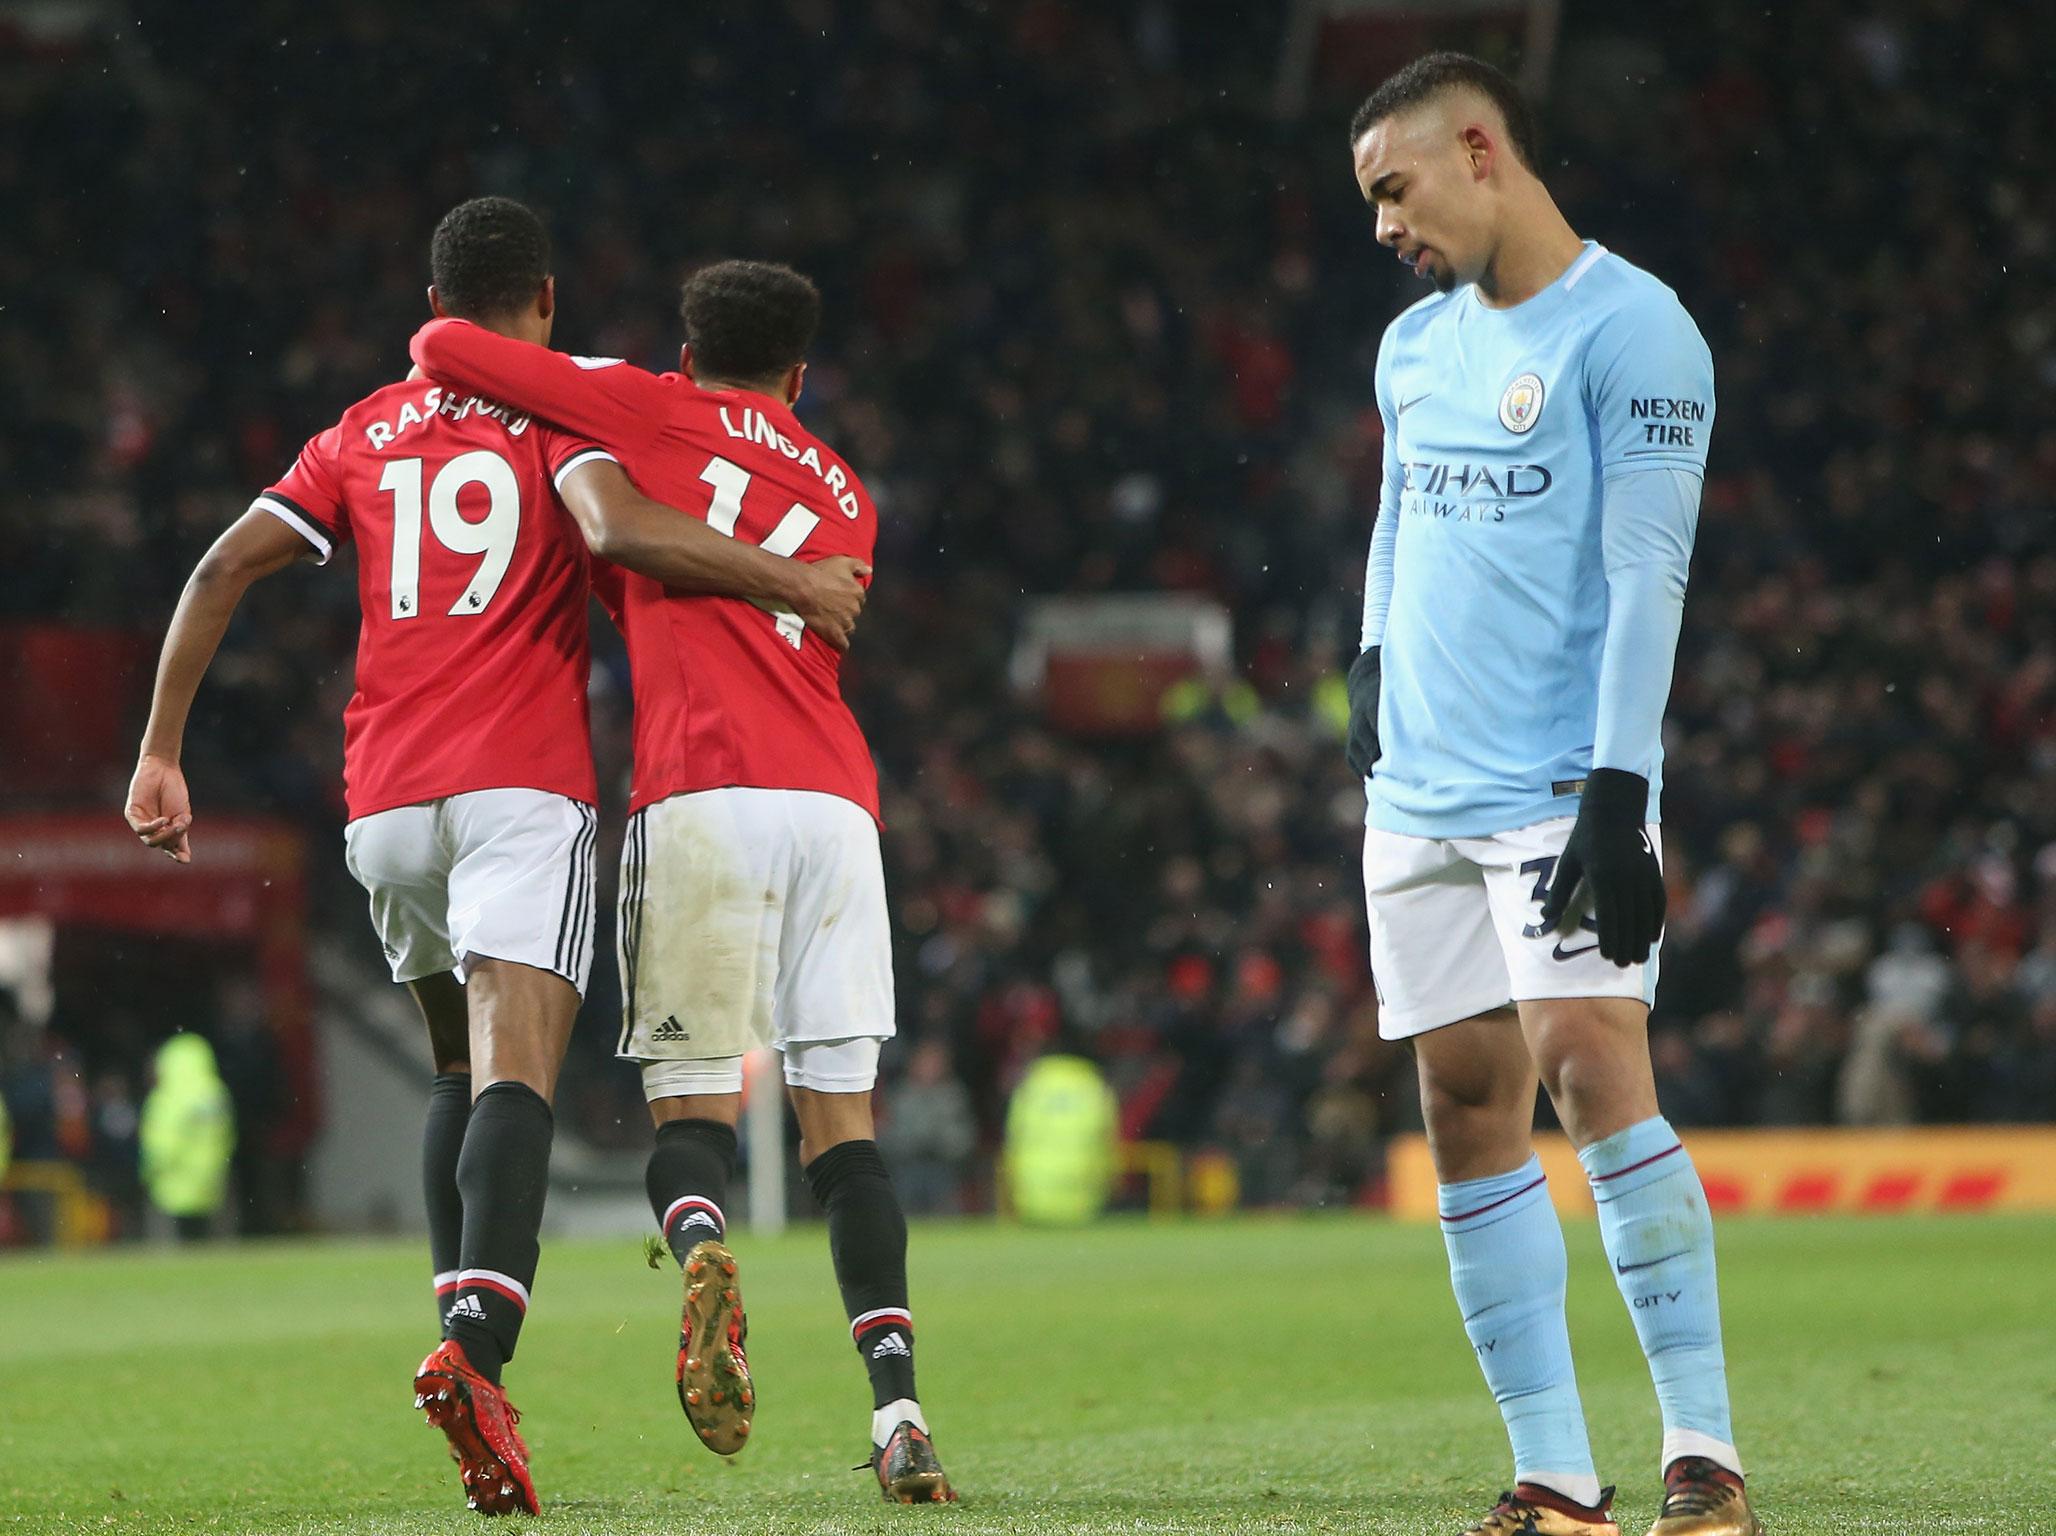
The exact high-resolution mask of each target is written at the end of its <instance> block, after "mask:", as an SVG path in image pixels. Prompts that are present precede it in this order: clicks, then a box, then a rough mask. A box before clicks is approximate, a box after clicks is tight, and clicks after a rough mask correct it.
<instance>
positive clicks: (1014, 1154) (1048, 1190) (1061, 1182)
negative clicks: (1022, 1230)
mask: <svg viewBox="0 0 2056 1536" xmlns="http://www.w3.org/2000/svg"><path fill="white" fill-rule="evenodd" d="M1117 1129H1118V1109H1117V1106H1116V1105H1115V1103H1114V1096H1113V1092H1112V1090H1110V1089H1109V1088H1108V1087H1107V1083H1106V1079H1105V1077H1104V1076H1102V1075H1101V1073H1100V1070H1099V1068H1098V1067H1096V1066H1094V1065H1093V1064H1092V1063H1091V1062H1090V1061H1088V1060H1087V1059H1086V1058H1084V1057H1083V1056H1076V1055H1072V1054H1070V1052H1069V1051H1068V1050H1064V1049H1056V1050H1052V1051H1050V1052H1049V1053H1048V1054H1047V1055H1045V1056H1042V1057H1041V1058H1039V1059H1038V1060H1037V1061H1036V1062H1035V1064H1034V1065H1033V1066H1031V1067H1030V1068H1029V1069H1028V1071H1027V1073H1026V1074H1025V1075H1024V1076H1023V1077H1022V1079H1021V1083H1020V1086H1019V1087H1017V1088H1016V1089H1015V1090H1014V1096H1013V1098H1012V1100H1011V1101H1010V1102H1009V1103H1008V1105H1007V1140H1006V1181H1007V1191H1008V1194H1009V1196H1010V1197H1011V1200H1012V1203H1013V1209H1014V1214H1015V1215H1017V1216H1019V1217H1020V1218H1021V1219H1022V1220H1023V1221H1030V1222H1034V1223H1036V1224H1037V1225H1040V1226H1076V1225H1078V1224H1079V1223H1081V1222H1086V1221H1090V1220H1092V1219H1093V1218H1094V1217H1095V1216H1097V1215H1098V1214H1099V1213H1100V1212H1101V1211H1102V1210H1104V1209H1105V1207H1106V1201H1107V1195H1108V1193H1109V1192H1110V1191H1111V1190H1112V1188H1113V1180H1114V1172H1115V1164H1114V1149H1115V1141H1116V1132H1117Z"/></svg>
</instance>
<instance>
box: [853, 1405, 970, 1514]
mask: <svg viewBox="0 0 2056 1536" xmlns="http://www.w3.org/2000/svg"><path fill="white" fill-rule="evenodd" d="M869 1465H870V1468H871V1470H872V1471H873V1472H875V1473H876V1474H877V1475H878V1490H879V1492H881V1493H882V1494H884V1495H885V1502H886V1503H888V1504H954V1503H956V1501H957V1491H956V1489H954V1488H952V1487H951V1486H950V1481H949V1475H948V1474H947V1473H946V1472H944V1471H943V1470H942V1462H941V1460H940V1459H939V1458H938V1457H937V1456H936V1454H935V1442H934V1441H932V1440H930V1439H929V1438H928V1435H927V1432H926V1431H925V1430H922V1429H920V1428H918V1427H917V1426H916V1425H914V1424H912V1423H910V1422H908V1421H906V1420H904V1419H903V1420H901V1421H900V1424H899V1426H898V1428H896V1429H894V1430H893V1432H892V1433H891V1434H889V1435H887V1436H886V1437H885V1444H883V1445H874V1446H872V1447H871V1460H870V1463H869Z"/></svg>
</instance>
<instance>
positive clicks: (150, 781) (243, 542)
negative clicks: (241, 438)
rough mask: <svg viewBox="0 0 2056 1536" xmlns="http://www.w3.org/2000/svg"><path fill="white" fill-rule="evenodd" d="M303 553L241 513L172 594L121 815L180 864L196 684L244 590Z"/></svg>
mask: <svg viewBox="0 0 2056 1536" xmlns="http://www.w3.org/2000/svg"><path fill="white" fill-rule="evenodd" d="M307 549H308V546H307V544H306V541H305V540H303V539H302V538H301V537H300V535H299V534H298V533H296V532H294V531H293V530H292V529H291V528H288V527H287V526H286V525H285V524H284V523H282V522H280V521H279V520H278V519H277V518H275V517H273V516H272V515H271V514H270V513H268V512H262V511H251V512H246V513H244V514H243V516H242V518H241V519H240V520H239V521H238V522H237V523H236V524H235V525H234V526H233V527H231V528H230V529H229V530H228V531H227V532H226V533H224V534H223V535H222V536H221V537H220V538H219V539H217V540H215V542H214V546H213V548H211V549H209V550H208V551H207V553H206V554H205V555H203V556H202V557H201V559H200V563H199V564H198V565H197V566H195V567H194V569H193V574H192V575H191V577H189V578H188V579H187V581H186V587H185V591H184V592H182V593H181V594H180V595H179V600H178V608H177V610H176V611H175V612H174V613H173V614H172V617H171V627H170V628H169V630H167V631H166V633H165V636H164V649H163V650H162V652H160V653H159V655H158V658H157V679H156V682H155V684H154V685H153V686H152V689H151V694H150V720H149V724H148V725H146V726H145V727H144V729H143V742H142V747H141V749H140V750H139V752H138V753H137V759H138V761H137V768H136V776H135V780H134V781H133V782H132V783H131V785H130V786H129V797H128V801H127V804H126V805H125V807H124V814H125V815H126V817H127V820H128V823H129V825H130V827H131V828H133V829H134V830H135V832H136V834H137V835H138V836H139V837H141V838H142V839H143V841H144V843H145V844H146V845H148V846H150V847H153V848H164V849H165V850H166V851H167V852H169V853H171V855H172V856H173V857H174V858H177V859H179V860H180V862H181V863H183V862H185V858H184V854H185V831H186V827H187V826H188V825H190V823H191V821H192V811H191V807H190V805H188V804H187V803H186V795H185V779H184V776H183V774H182V773H181V772H180V770H179V759H180V756H181V755H182V754H183V752H184V750H185V736H186V719H187V717H188V716H189V715H190V714H191V713H192V708H193V699H194V697H195V695H197V694H198V693H199V691H200V682H201V679H203V678H204V677H205V676H206V675H207V668H208V665H209V664H210V663H211V662H212V661H213V660H214V653H215V650H216V649H217V648H218V647H219V646H220V644H221V637H222V636H223V635H224V634H225V633H227V631H228V626H229V621H230V620H231V619H233V618H234V617H235V611H236V605H237V604H238V603H240V602H241V601H242V598H243V594H244V593H245V592H246V591H248V590H249V588H250V584H251V583H252V582H254V581H257V580H259V579H261V578H262V577H265V576H269V575H271V574H272V573H273V572H274V571H277V570H280V569H283V568H284V567H285V566H287V565H289V564H291V563H292V561H293V560H295V559H297V558H299V557H300V556H301V555H303V554H305V553H306V552H307Z"/></svg>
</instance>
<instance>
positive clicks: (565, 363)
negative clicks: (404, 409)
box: [407, 320, 667, 451]
mask: <svg viewBox="0 0 2056 1536" xmlns="http://www.w3.org/2000/svg"><path fill="white" fill-rule="evenodd" d="M407 350H408V352H409V353H411V354H412V356H413V358H414V362H415V364H416V366H418V367H419V368H420V369H421V370H422V371H423V372H424V373H426V374H427V375H428V376H429V377H430V378H432V379H434V380H435V381H436V382H437V383H439V384H445V385H449V386H451V387H454V388H456V389H461V390H464V391H467V392H468V393H471V394H477V395H485V396H487V397H489V398H491V399H494V400H497V401H499V402H500V403H501V404H503V405H510V406H512V407H513V408H514V409H515V410H517V411H526V412H527V413H528V414H529V415H531V416H536V417H539V418H541V419H542V420H544V421H550V422H554V423H556V424H557V425H558V426H560V427H564V428H566V429H568V430H569V431H572V432H575V433H578V434H579V435H580V436H583V437H589V438H591V439H593V441H595V442H597V443H603V444H605V445H606V446H607V447H609V448H616V449H623V450H629V451H633V450H634V449H636V448H639V447H642V446H645V445H647V444H649V443H651V442H654V441H655V440H656V437H657V433H658V431H659V430H660V427H661V425H662V421H663V413H664V409H665V405H666V403H667V392H666V390H665V388H664V386H663V385H662V384H661V383H659V382H658V380H657V376H656V375H655V374H653V373H648V372H645V371H644V370H643V369H641V368H637V367H635V366H634V365H633V364H631V363H624V362H622V361H621V360H620V359H619V358H613V357H607V358H574V357H572V356H570V355H569V354H568V353H564V352H552V351H551V350H550V349H549V348H548V347H539V346H536V345H535V344H534V343H533V342H527V341H516V340H515V339H514V338H513V337H511V336H502V335H500V334H499V333H498V332H497V331H489V330H487V329H486V328H485V327H484V326H482V325H473V324H472V323H471V322H470V321H469V320H431V321H429V323H428V324H426V325H424V326H423V327H422V328H421V329H420V330H418V331H416V332H415V333H414V340H413V341H412V342H411V343H410V344H409V345H408V348H407Z"/></svg>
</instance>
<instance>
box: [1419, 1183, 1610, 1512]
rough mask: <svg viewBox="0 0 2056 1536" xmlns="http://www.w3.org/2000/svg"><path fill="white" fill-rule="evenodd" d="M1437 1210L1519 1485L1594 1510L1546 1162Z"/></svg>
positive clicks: (1447, 1199) (1459, 1190)
mask: <svg viewBox="0 0 2056 1536" xmlns="http://www.w3.org/2000/svg"><path fill="white" fill-rule="evenodd" d="M1438 1204H1439V1206H1440V1210H1441V1215H1442V1240H1443V1242H1444V1243H1445V1244H1446V1245H1447V1246H1448V1249H1449V1279H1450V1284H1451V1285H1452V1286H1453V1287H1454V1288H1455V1290H1456V1303H1457V1306H1458V1307H1460V1308H1461V1309H1462V1311H1463V1328H1464V1332H1465V1333H1466V1334H1468V1335H1469V1336H1470V1341H1471V1351H1472V1353H1474V1354H1475V1355H1477V1357H1478V1364H1479V1365H1480V1366H1482V1367H1483V1368H1484V1372H1485V1383H1486V1385H1487V1386H1489V1387H1491V1389H1492V1398H1493V1401H1494V1402H1496V1403H1498V1404H1499V1415H1500V1417H1501V1418H1503V1419H1504V1420H1505V1421H1506V1437H1507V1439H1509V1440H1511V1441H1512V1442H1513V1465H1514V1480H1515V1481H1516V1482H1523V1483H1539V1484H1541V1485H1542V1486H1544V1487H1546V1488H1551V1489H1554V1490H1555V1491H1556V1492H1557V1493H1560V1494H1562V1495H1563V1496H1564V1497H1565V1498H1567V1499H1570V1500H1572V1501H1574V1502H1576V1503H1579V1504H1585V1505H1593V1504H1597V1503H1598V1502H1599V1477H1598V1474H1597V1473H1596V1472H1595V1471H1594V1470H1593V1467H1592V1445H1591V1442H1590V1441H1589V1440H1588V1439H1587V1438H1586V1436H1585V1409H1584V1405H1583V1404H1581V1403H1580V1402H1579V1401H1578V1378H1577V1372H1576V1371H1575V1369H1574V1368H1573V1367H1572V1365H1571V1334H1570V1327H1569V1325H1568V1324H1567V1323H1565V1321H1564V1315H1563V1296H1564V1285H1565V1278H1566V1271H1567V1269H1568V1264H1567V1262H1566V1260H1565V1257H1564V1248H1563V1226H1562V1224H1561V1223H1560V1222H1558V1221H1557V1219H1556V1207H1555V1206H1553V1205H1551V1204H1550V1203H1549V1183H1548V1180H1547V1179H1545V1178H1544V1177H1543V1174H1542V1161H1541V1159H1540V1158H1535V1157H1531V1158H1529V1159H1528V1160H1527V1162H1525V1163H1523V1164H1522V1165H1521V1166H1520V1167H1518V1168H1516V1169H1515V1170H1514V1171H1513V1172H1512V1173H1501V1174H1495V1175H1494V1176H1493V1177H1491V1178H1488V1179H1467V1180H1465V1181H1464V1182H1463V1183H1461V1184H1444V1185H1443V1186H1442V1187H1441V1190H1440V1192H1439V1198H1438Z"/></svg>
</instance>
